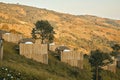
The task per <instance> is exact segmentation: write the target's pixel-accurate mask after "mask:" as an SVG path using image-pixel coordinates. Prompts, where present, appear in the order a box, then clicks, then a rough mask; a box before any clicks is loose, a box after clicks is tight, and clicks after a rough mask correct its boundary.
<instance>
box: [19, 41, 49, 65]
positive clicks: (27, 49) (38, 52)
mask: <svg viewBox="0 0 120 80" xmlns="http://www.w3.org/2000/svg"><path fill="white" fill-rule="evenodd" d="M19 46H20V55H24V56H25V57H27V58H30V59H33V60H36V61H38V62H41V63H44V64H48V51H47V50H48V49H47V44H24V43H20V45H19Z"/></svg>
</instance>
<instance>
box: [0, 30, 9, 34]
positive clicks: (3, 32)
mask: <svg viewBox="0 0 120 80" xmlns="http://www.w3.org/2000/svg"><path fill="white" fill-rule="evenodd" d="M5 33H8V32H7V31H4V30H0V34H5Z"/></svg>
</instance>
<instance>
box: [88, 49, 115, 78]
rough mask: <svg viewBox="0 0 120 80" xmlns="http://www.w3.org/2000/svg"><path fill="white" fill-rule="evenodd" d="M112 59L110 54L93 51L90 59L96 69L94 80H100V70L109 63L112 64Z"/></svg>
mask: <svg viewBox="0 0 120 80" xmlns="http://www.w3.org/2000/svg"><path fill="white" fill-rule="evenodd" d="M112 61H113V60H112V59H111V57H110V55H109V54H107V53H103V52H101V51H100V50H95V51H91V55H90V58H89V62H90V64H91V66H92V67H93V68H94V73H95V74H94V78H95V80H99V79H98V77H99V70H100V69H101V67H102V66H105V65H107V64H109V63H112Z"/></svg>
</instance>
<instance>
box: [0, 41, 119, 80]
mask: <svg viewBox="0 0 120 80" xmlns="http://www.w3.org/2000/svg"><path fill="white" fill-rule="evenodd" d="M15 46H17V45H16V44H13V43H9V42H4V59H3V61H2V62H0V80H3V78H5V80H91V78H92V72H91V68H90V65H89V63H88V59H87V58H85V59H84V69H83V70H80V69H78V68H76V67H71V66H70V65H68V64H65V63H62V62H60V60H59V58H58V57H55V54H56V53H54V52H50V54H49V64H48V65H45V64H42V63H39V62H36V61H34V60H32V59H27V58H25V57H24V56H21V55H19V54H18V51H17V50H16V49H15ZM101 75H102V78H103V80H120V77H119V75H120V69H117V72H116V73H115V74H114V73H112V72H109V71H102V72H101Z"/></svg>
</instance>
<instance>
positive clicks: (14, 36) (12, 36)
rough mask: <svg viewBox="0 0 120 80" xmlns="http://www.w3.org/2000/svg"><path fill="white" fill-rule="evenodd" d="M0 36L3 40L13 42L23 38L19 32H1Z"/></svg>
mask: <svg viewBox="0 0 120 80" xmlns="http://www.w3.org/2000/svg"><path fill="white" fill-rule="evenodd" d="M2 36H3V39H4V40H5V41H8V42H13V43H18V42H19V41H20V40H21V39H22V38H23V36H22V35H20V34H13V33H10V34H3V35H2Z"/></svg>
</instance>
